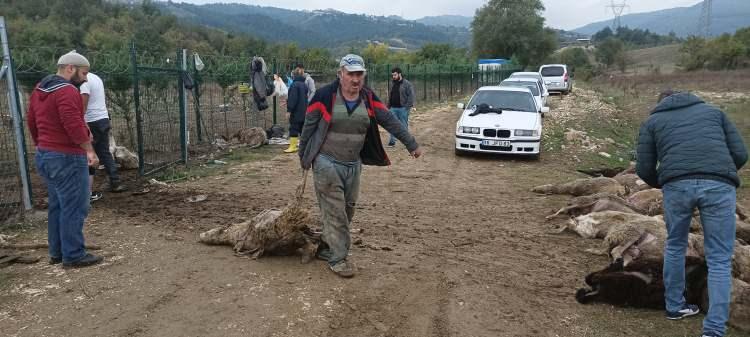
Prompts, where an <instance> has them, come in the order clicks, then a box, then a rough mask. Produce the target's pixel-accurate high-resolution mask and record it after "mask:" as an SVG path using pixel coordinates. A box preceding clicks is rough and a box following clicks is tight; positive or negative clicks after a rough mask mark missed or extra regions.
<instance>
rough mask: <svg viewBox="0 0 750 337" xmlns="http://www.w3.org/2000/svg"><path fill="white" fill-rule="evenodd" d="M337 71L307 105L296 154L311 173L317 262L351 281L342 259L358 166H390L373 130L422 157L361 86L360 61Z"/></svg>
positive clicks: (350, 60) (352, 59) (353, 59)
mask: <svg viewBox="0 0 750 337" xmlns="http://www.w3.org/2000/svg"><path fill="white" fill-rule="evenodd" d="M339 66H340V68H339V71H338V79H337V80H335V81H334V82H333V83H331V84H329V85H327V86H325V87H323V88H321V89H320V90H318V91H317V92H316V93H315V96H314V97H313V99H312V101H311V102H310V105H309V107H308V109H307V114H306V116H305V124H304V127H303V128H302V135H301V137H300V143H299V155H300V164H301V165H302V169H304V170H307V169H310V168H311V167H312V168H313V179H314V180H315V192H316V194H317V197H318V203H319V204H320V213H321V217H322V222H323V235H322V241H323V243H324V244H322V245H321V246H322V247H324V248H322V249H321V250H319V252H318V257H319V258H322V259H325V260H327V261H328V264H329V266H330V268H331V270H332V271H333V272H334V273H336V274H337V275H339V276H341V277H352V276H354V267H353V265H352V264H351V262H349V261H348V260H347V255H348V253H349V247H350V245H351V236H350V233H349V226H350V224H351V221H352V217H354V206H355V204H356V202H357V198H358V196H359V179H360V175H361V173H362V165H363V164H364V165H376V166H386V165H389V164H390V161H389V160H388V156H387V155H386V153H385V150H384V149H383V144H382V142H381V140H380V134H379V132H378V125H381V126H383V127H384V128H385V129H386V130H388V132H390V133H391V134H393V135H395V136H396V138H398V140H400V141H401V142H402V143H403V144H405V145H406V148H407V149H408V151H409V153H410V154H411V155H412V156H413V157H414V158H419V157H420V156H421V155H422V149H421V148H420V147H419V144H417V141H416V140H415V139H414V137H413V136H412V135H411V134H409V131H408V130H406V129H405V128H404V127H403V125H402V124H401V122H400V121H399V120H398V119H397V118H396V117H395V116H394V115H393V114H391V113H390V112H389V111H388V109H387V108H386V107H385V105H384V104H383V103H382V102H381V101H380V100H379V99H378V98H377V97H376V96H375V94H374V93H373V92H372V90H370V89H369V88H366V87H365V86H364V83H365V81H364V80H365V75H366V69H365V62H364V60H363V59H362V57H360V56H358V55H352V54H350V55H346V56H344V57H343V58H342V59H341V62H340V64H339ZM325 246H327V247H325Z"/></svg>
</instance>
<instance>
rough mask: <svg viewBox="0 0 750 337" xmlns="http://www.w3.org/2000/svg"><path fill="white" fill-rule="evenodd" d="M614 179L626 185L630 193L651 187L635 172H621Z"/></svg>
mask: <svg viewBox="0 0 750 337" xmlns="http://www.w3.org/2000/svg"><path fill="white" fill-rule="evenodd" d="M612 179H614V180H617V182H618V183H620V185H622V186H624V187H625V190H627V193H628V194H633V193H637V192H640V191H643V190H647V189H650V188H651V186H649V185H648V184H646V182H644V181H643V180H641V178H638V176H637V175H635V174H632V173H631V174H619V175H616V176H615V177H614V178H612Z"/></svg>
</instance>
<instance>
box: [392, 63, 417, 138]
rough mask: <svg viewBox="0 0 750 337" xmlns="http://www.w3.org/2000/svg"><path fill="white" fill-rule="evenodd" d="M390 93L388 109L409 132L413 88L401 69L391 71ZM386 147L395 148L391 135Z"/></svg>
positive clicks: (412, 106)
mask: <svg viewBox="0 0 750 337" xmlns="http://www.w3.org/2000/svg"><path fill="white" fill-rule="evenodd" d="M391 79H392V80H393V84H392V85H391V92H390V94H389V95H388V96H389V97H388V98H389V99H388V109H390V111H391V113H392V114H393V115H395V116H396V118H398V120H399V121H401V124H402V125H403V126H404V129H406V130H409V112H411V109H412V108H414V86H413V85H411V82H409V81H407V80H406V79H405V78H404V76H403V75H402V73H401V68H399V67H396V68H393V70H391ZM388 146H389V147H393V146H396V137H394V136H393V134H391V138H390V139H389V140H388Z"/></svg>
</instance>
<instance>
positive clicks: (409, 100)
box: [388, 78, 415, 110]
mask: <svg viewBox="0 0 750 337" xmlns="http://www.w3.org/2000/svg"><path fill="white" fill-rule="evenodd" d="M398 88H399V95H401V97H400V98H401V106H402V107H404V108H406V110H411V108H413V107H414V99H415V94H414V86H413V85H412V84H411V82H409V81H407V80H406V79H405V78H402V79H401V85H399V86H398ZM391 94H392V93H391ZM389 95H390V94H389ZM389 97H390V96H389ZM389 101H390V100H389ZM388 105H389V108H390V102H389V103H388Z"/></svg>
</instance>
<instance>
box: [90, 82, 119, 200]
mask: <svg viewBox="0 0 750 337" xmlns="http://www.w3.org/2000/svg"><path fill="white" fill-rule="evenodd" d="M86 79H87V80H86V82H85V83H83V84H82V85H81V88H80V90H81V99H82V100H83V106H84V107H85V109H86V113H85V114H84V119H85V120H86V123H87V124H88V126H89V129H90V130H91V134H92V136H93V137H94V151H96V155H97V156H99V160H100V161H101V163H102V164H104V167H105V168H106V170H107V175H108V176H109V190H110V191H111V192H123V191H126V190H127V187H125V186H124V185H122V183H121V182H120V176H119V175H118V173H117V164H116V163H115V161H114V159H113V158H112V153H110V152H109V130H110V124H109V113H108V112H107V104H106V101H105V95H104V82H103V81H102V79H101V78H99V76H97V75H96V74H94V73H92V72H89V73H88V75H87V76H86ZM94 172H95V170H94V169H93V168H90V169H89V175H90V179H89V181H90V182H91V184H92V189H93V181H94ZM101 197H102V194H101V193H100V192H93V191H92V192H91V201H96V200H99V199H101Z"/></svg>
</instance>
